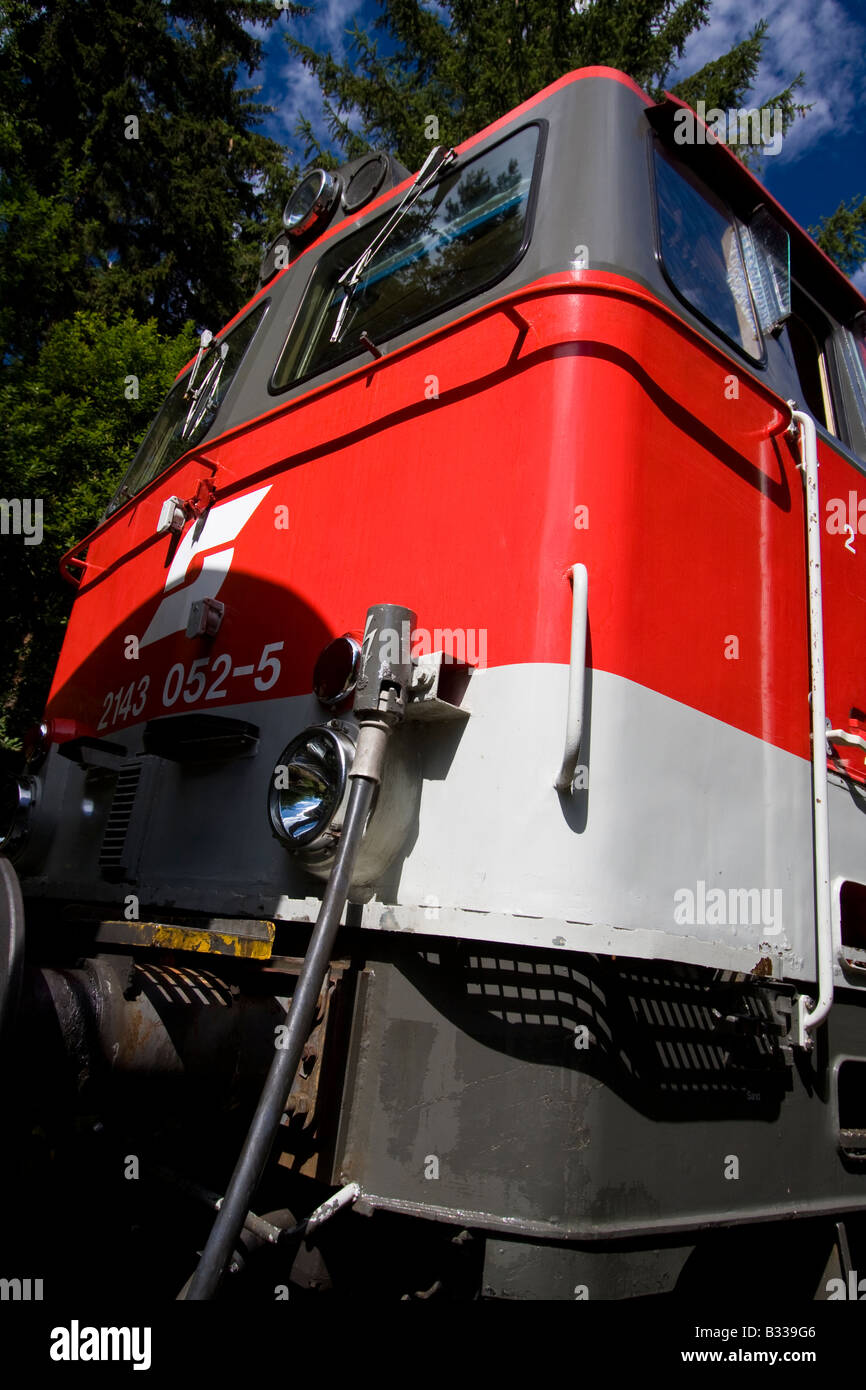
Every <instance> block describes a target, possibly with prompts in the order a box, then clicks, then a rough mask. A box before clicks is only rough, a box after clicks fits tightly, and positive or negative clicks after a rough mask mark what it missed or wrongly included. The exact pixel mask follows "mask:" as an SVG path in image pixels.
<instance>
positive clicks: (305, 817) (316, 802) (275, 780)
mask: <svg viewBox="0 0 866 1390" xmlns="http://www.w3.org/2000/svg"><path fill="white" fill-rule="evenodd" d="M352 753H353V748H352V744H351V743H350V741H349V739H348V738H347V737H346V736H345V734H342V733H340V732H338V731H337V730H335V729H330V728H325V727H314V728H312V729H305V730H304V732H303V733H302V734H299V735H298V737H297V738H294V739H292V742H291V743H290V744H289V745H288V747H287V748H286V749H284V751H283V754H282V756H281V758H280V760H279V762H278V763H277V765H276V767H275V768H274V771H273V776H272V778H271V787H270V792H269V795H268V811H269V814H270V818H271V825H272V826H273V828H274V831H275V832H276V834H277V835H278V836H279V838H280V839H281V840H282V841H283V843H284V844H285V845H288V847H289V849H303V850H312V851H317V850H319V849H325V848H328V847H330V846H331V845H332V844H333V842H334V841H335V840H336V838H337V837H338V835H339V827H338V826H335V825H334V824H333V822H334V820H335V817H336V816H337V814H338V812H339V811H340V809H341V807H342V804H343V800H344V797H345V794H346V782H347V778H348V772H349V765H350V762H351V758H352Z"/></svg>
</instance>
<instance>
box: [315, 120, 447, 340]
mask: <svg viewBox="0 0 866 1390" xmlns="http://www.w3.org/2000/svg"><path fill="white" fill-rule="evenodd" d="M456 158H457V151H456V150H454V149H449V147H448V146H447V145H436V146H434V148H433V149H432V150H431V151H430V153H429V154H428V156H427V158H426V159H425V160H424V163H423V164H422V165H421V168H420V169H419V171H418V175H417V177H416V179H415V181H414V183H412V184H411V185H410V187H409V188H408V189H407V190H406V193H405V194H404V196H403V199H402V201H401V202H400V203H399V204H398V206H397V207H396V208H395V209H394V212H393V213H392V214H391V216H390V217H389V219H388V221H387V222H386V223H385V225H384V227H382V228H381V229H380V230H379V231H378V232H377V233H376V235H375V236H374V238H373V240H372V241H371V242H370V245H369V246H368V247H366V249H365V250H364V251H362V252H361V254H360V256H359V257H358V259H357V260H356V261H355V262H354V264H353V265H350V266H349V268H348V270H344V271H343V274H342V275H341V276H340V278H339V280H338V281H337V284H338V285H343V286H345V293H344V296H343V302H342V304H341V305H340V312H339V313H338V315H337V322H336V323H335V324H334V331H333V333H332V334H331V339H330V341H331V342H332V343H338V342H339V341H340V335H341V333H342V331H343V324H344V322H345V319H346V314H347V312H348V309H349V303H350V301H351V298H352V295H353V294H354V293H355V289H356V287H357V285H358V281H359V280H360V279H361V276H362V275H363V274H364V271H365V270H366V269H367V266H368V265H369V264H370V262H371V260H372V259H373V257H374V256H375V254H376V252H377V251H379V250H380V248H381V247H382V246H384V244H385V242H386V241H387V240H388V237H389V236H390V235H391V233H392V232H393V230H394V228H395V227H396V226H397V225H398V223H400V222H402V220H403V218H404V217H405V216H406V213H407V212H409V211H410V210H411V208H413V207H414V206H415V204H416V203H417V201H418V199H419V198H420V197H421V194H422V193H424V192H426V190H427V189H428V188H429V187H430V184H431V183H432V182H433V180H434V179H435V178H437V177H438V175H439V174H440V173H441V171H442V170H443V169H444V168H445V165H446V164H450V163H451V162H452V160H455V159H456Z"/></svg>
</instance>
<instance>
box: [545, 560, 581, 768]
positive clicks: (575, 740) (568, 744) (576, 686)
mask: <svg viewBox="0 0 866 1390" xmlns="http://www.w3.org/2000/svg"><path fill="white" fill-rule="evenodd" d="M570 573H571V583H572V587H573V593H572V596H571V657H570V660H569V666H568V721H567V723H566V726H565V752H564V753H563V755H562V766H561V767H560V769H559V773H558V774H557V778H556V781H555V782H554V784H553V785H554V786H555V787H556V790H557V791H558V792H564V793H565V794H566V795H567V794H568V793H569V792H570V791H571V784H572V782H573V781H574V773H575V769H576V768H577V760H578V758H579V757H580V743H581V739H582V737H583V690H584V683H585V679H586V614H587V601H588V595H589V577H588V575H587V572H586V565H572V567H571V571H570Z"/></svg>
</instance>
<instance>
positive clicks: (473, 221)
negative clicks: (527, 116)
mask: <svg viewBox="0 0 866 1390" xmlns="http://www.w3.org/2000/svg"><path fill="white" fill-rule="evenodd" d="M538 139H539V127H538V126H537V125H530V126H526V127H525V128H524V129H523V130H520V131H518V132H517V133H516V134H515V135H512V136H510V137H509V138H508V139H506V140H503V141H501V142H500V144H498V145H495V146H494V147H493V148H492V149H490V150H487V151H486V152H485V153H484V154H483V155H479V156H478V158H477V159H473V160H470V161H469V163H468V164H465V165H464V166H463V168H462V169H461V170H459V171H457V172H455V173H454V174H452V175H450V176H448V177H445V178H442V179H440V180H439V182H438V183H437V184H436V185H435V186H434V187H433V188H431V189H429V190H428V191H427V192H425V193H423V194H422V195H421V197H420V198H419V199H418V201H417V202H416V203H415V204H414V205H413V206H412V207H411V208H410V209H409V210H408V211H407V212H406V213H405V214H404V215H403V216H402V217H401V219H400V222H399V223H398V224H397V226H395V228H394V230H393V231H392V232H391V234H390V236H389V237H388V239H387V241H386V242H385V243H384V244H383V245H382V246H381V247H380V249H379V250H378V251H377V252H376V253H375V255H374V256H373V257H372V258H371V259H370V261H369V262H368V264H367V265H366V268H365V270H364V273H363V274H362V276H361V278H360V279H359V281H358V283H357V285H355V286H354V288H352V289H350V290H349V287H348V286H346V285H341V284H339V280H340V277H341V276H343V275H345V272H346V271H347V270H348V269H349V267H350V266H353V265H354V264H355V263H356V262H357V261H358V259H359V257H360V256H361V255H362V253H363V252H364V250H365V249H366V248H367V247H368V246H369V245H370V244H371V243H372V242H373V241H374V240H375V238H376V236H377V235H378V233H379V231H380V230H381V228H382V227H384V225H385V223H386V222H387V220H388V219H389V217H390V216H391V214H390V213H389V214H386V215H385V216H384V217H381V218H379V219H378V220H376V221H375V222H372V223H367V224H366V225H365V226H364V227H363V228H361V229H360V230H359V231H357V232H355V233H353V235H351V236H348V237H346V238H344V239H343V240H341V241H340V242H338V243H337V244H336V245H335V246H333V247H332V248H330V249H329V250H326V251H325V253H324V255H323V256H322V258H321V260H320V261H319V263H318V265H317V266H316V269H315V271H314V272H313V276H312V279H311V280H310V283H309V285H308V287H307V291H306V293H305V295H304V298H303V301H302V303H301V307H300V309H299V310H298V314H297V317H296V319H295V323H294V325H293V327H292V331H291V333H290V334H289V339H288V342H287V344H286V347H285V349H284V350H283V354H282V356H281V358H280V361H279V363H278V365H277V369H276V371H275V373H274V378H273V382H272V389H274V390H282V389H284V388H285V387H287V386H291V385H293V384H294V383H295V382H297V381H301V380H303V379H304V378H305V377H308V376H312V375H313V374H314V373H316V372H321V371H323V370H325V369H326V368H327V367H331V366H334V365H335V364H336V363H338V362H342V361H344V360H345V359H346V358H347V357H350V356H352V355H354V354H355V353H356V352H358V350H359V339H360V336H361V334H362V333H363V334H365V336H366V337H367V338H369V339H370V341H371V342H373V343H374V344H376V345H379V344H381V343H383V342H385V341H387V340H388V339H389V338H394V337H396V336H397V335H398V334H400V333H403V332H404V331H405V330H406V329H407V328H409V327H411V326H412V325H413V324H415V323H417V322H418V321H419V319H421V318H428V317H429V316H430V315H431V314H433V313H436V312H437V311H439V310H441V309H444V308H446V307H447V306H448V305H449V304H452V303H454V302H455V301H456V300H458V299H463V298H465V297H466V296H467V295H470V294H474V293H475V292H476V291H478V290H480V289H483V288H484V287H486V286H487V285H489V284H492V283H493V281H495V280H498V279H499V278H500V277H501V276H503V275H504V274H505V273H506V272H507V271H508V270H510V269H511V268H512V266H513V265H514V264H515V263H516V260H517V258H518V257H519V255H520V252H521V250H522V249H523V246H524V244H525V234H526V219H527V210H528V207H529V194H530V189H531V187H532V177H533V169H534V165H535V156H536V150H537V147H538ZM347 290H348V292H349V303H348V305H347V306H346V307H345V308H344V301H345V299H346V294H347ZM341 314H342V326H341V330H340V334H339V341H337V342H333V343H332V342H331V341H330V339H331V335H332V334H333V332H334V329H335V326H336V324H337V321H338V318H340V316H341Z"/></svg>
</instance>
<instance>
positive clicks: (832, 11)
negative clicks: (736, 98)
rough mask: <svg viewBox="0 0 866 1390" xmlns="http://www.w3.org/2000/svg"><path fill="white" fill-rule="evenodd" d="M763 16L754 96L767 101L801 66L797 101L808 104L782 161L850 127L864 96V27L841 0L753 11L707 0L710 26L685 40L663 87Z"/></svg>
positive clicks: (767, 5) (806, 0) (737, 0)
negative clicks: (763, 31) (803, 76)
mask: <svg viewBox="0 0 866 1390" xmlns="http://www.w3.org/2000/svg"><path fill="white" fill-rule="evenodd" d="M762 17H763V18H764V19H766V20H767V21H768V23H769V31H768V35H767V38H766V40H765V42H764V56H763V61H762V63H761V67H760V70H759V73H758V80H757V85H756V87H755V90H754V92H753V94H752V97H753V99H754V100H755V101H756V102H759V103H760V102H763V101H766V100H767V99H768V98H769V97H771V96H773V95H774V94H775V93H776V92H778V91H780V90H781V89H782V88H783V87H785V86H786V85H787V84H788V82H789V81H790V80H791V79H792V78H793V77H795V76H796V74H797V73H798V72H799V71H800V70H801V69H803V70H804V71H805V73H806V83H805V87H804V88H803V89H802V90H801V91H800V92H799V93H798V94H797V95H798V99H799V100H801V101H803V102H804V103H809V102H812V103H814V105H813V108H812V110H811V111H810V112H809V114H808V115H807V116H806V117H805V119H803V120H798V121H796V122H795V124H794V125H793V126H792V128H791V130H790V131H789V133H788V135H787V136H786V137H785V143H784V145H783V147H782V151H781V153H780V155H779V156H778V158H779V160H780V162H782V161H785V160H791V159H797V158H798V157H799V156H800V155H802V154H804V153H805V152H806V150H808V149H811V148H812V147H813V146H814V145H816V144H817V143H818V142H819V141H820V140H821V138H822V137H823V136H824V135H827V134H829V133H830V132H832V133H833V134H834V135H835V136H839V135H844V134H845V133H846V131H848V130H850V129H851V125H852V121H853V117H854V115H855V113H856V111H857V110H858V108H859V107H860V106H861V105H862V103H863V101H864V100H866V63H864V59H863V55H864V52H866V26H864V25H863V24H861V23H858V22H857V21H856V20H854V19H852V18H851V16H850V15H849V14H848V13H847V12H846V10H845V9H844V8H843V6H842V4H841V3H840V0H763V3H762V4H761V6H760V8H759V9H752V8H751V7H750V6H747V5H745V4H744V3H743V0H713V7H712V10H711V11H710V22H709V24H708V25H707V26H706V27H705V28H704V29H700V30H698V32H697V33H696V34H693V35H692V37H691V38H690V39H689V41H688V43H687V45H686V51H685V55H684V57H683V61H682V63H681V64H680V66H679V68H678V71H677V73H676V74H672V75H671V77H670V79H669V85H670V86H673V85H674V83H675V82H676V80H677V78H678V77H685V76H688V75H689V74H690V73H692V72H696V71H697V69H698V68H701V67H703V65H704V64H705V63H708V62H710V61H711V60H712V59H714V58H719V57H721V55H722V54H723V53H726V52H728V50H729V49H731V48H733V47H734V45H735V44H737V43H740V42H741V41H742V40H743V39H744V38H746V37H747V35H748V33H749V31H750V30H751V29H753V28H754V26H755V24H756V22H757V20H758V19H759V18H762Z"/></svg>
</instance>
